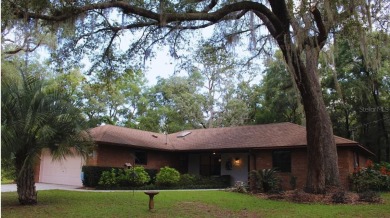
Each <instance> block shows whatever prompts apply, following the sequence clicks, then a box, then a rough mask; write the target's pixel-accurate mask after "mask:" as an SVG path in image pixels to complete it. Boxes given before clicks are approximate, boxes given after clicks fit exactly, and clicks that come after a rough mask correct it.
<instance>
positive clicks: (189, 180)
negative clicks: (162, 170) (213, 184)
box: [178, 174, 201, 186]
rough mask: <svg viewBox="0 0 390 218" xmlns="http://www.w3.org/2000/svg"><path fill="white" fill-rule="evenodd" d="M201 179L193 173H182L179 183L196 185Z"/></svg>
mask: <svg viewBox="0 0 390 218" xmlns="http://www.w3.org/2000/svg"><path fill="white" fill-rule="evenodd" d="M200 181H201V179H200V177H199V176H196V175H192V174H182V175H180V180H179V183H178V184H179V185H180V186H188V185H194V184H197V183H199V182H200Z"/></svg>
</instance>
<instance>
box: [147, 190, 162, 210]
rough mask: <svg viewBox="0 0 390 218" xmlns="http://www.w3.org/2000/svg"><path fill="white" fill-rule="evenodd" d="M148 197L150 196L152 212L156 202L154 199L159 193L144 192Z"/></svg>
mask: <svg viewBox="0 0 390 218" xmlns="http://www.w3.org/2000/svg"><path fill="white" fill-rule="evenodd" d="M144 193H145V194H146V195H149V210H152V209H153V208H154V201H153V197H154V196H155V195H157V194H158V193H159V192H158V191H146V192H144Z"/></svg>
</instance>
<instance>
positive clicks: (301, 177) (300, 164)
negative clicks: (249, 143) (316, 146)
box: [251, 148, 365, 190]
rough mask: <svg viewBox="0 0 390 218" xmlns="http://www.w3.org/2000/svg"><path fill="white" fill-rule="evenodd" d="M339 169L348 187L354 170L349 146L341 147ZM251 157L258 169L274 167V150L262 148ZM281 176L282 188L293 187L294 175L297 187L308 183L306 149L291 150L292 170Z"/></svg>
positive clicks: (341, 179) (280, 174) (362, 160)
mask: <svg viewBox="0 0 390 218" xmlns="http://www.w3.org/2000/svg"><path fill="white" fill-rule="evenodd" d="M338 156H339V161H338V164H339V171H340V181H341V184H342V186H343V187H345V188H348V176H349V174H350V173H352V172H353V170H354V168H353V161H354V159H353V150H351V149H349V148H339V149H338ZM251 157H253V158H254V159H255V161H254V162H255V164H253V165H252V164H251V170H252V169H253V167H252V166H256V169H257V170H259V169H270V168H272V150H260V151H258V152H256V153H254V154H253V155H252V156H251ZM359 160H360V162H364V161H365V158H364V156H362V157H360V159H359ZM278 176H279V178H280V179H281V181H282V188H283V189H284V190H288V189H291V188H292V187H291V185H290V179H291V177H292V176H295V177H296V188H298V189H302V188H304V187H305V184H306V176H307V157H306V149H293V150H291V172H289V173H278Z"/></svg>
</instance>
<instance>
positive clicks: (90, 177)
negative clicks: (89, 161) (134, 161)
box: [81, 166, 122, 188]
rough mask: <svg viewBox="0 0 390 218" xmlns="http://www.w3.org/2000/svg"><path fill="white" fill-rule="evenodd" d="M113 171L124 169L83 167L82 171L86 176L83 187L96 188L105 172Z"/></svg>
mask: <svg viewBox="0 0 390 218" xmlns="http://www.w3.org/2000/svg"><path fill="white" fill-rule="evenodd" d="M112 169H122V168H120V167H98V166H83V167H82V169H81V171H82V172H83V174H84V178H83V180H82V181H83V185H84V186H85V187H92V188H95V187H96V186H98V185H99V184H98V183H99V180H100V177H101V176H102V173H103V172H104V171H111V170H112Z"/></svg>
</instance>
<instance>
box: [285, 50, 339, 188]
mask: <svg viewBox="0 0 390 218" xmlns="http://www.w3.org/2000/svg"><path fill="white" fill-rule="evenodd" d="M291 51H292V52H291ZM305 53H306V65H304V64H303V62H302V60H301V58H300V57H299V55H298V54H297V53H296V52H295V51H293V50H290V51H284V57H285V59H286V62H287V63H288V66H289V68H290V72H293V76H294V80H295V82H296V84H297V87H298V89H299V92H300V94H301V97H302V101H303V107H304V110H305V115H306V124H307V136H306V137H307V161H308V163H307V164H308V172H307V179H306V191H307V192H310V193H317V194H320V193H325V191H326V187H327V186H339V184H340V178H339V170H338V158H337V148H336V144H335V141H334V135H333V129H332V124H331V120H330V116H329V114H328V112H327V111H326V107H325V103H324V100H323V97H322V92H321V86H320V82H319V78H318V74H317V67H318V55H319V50H318V49H316V48H313V47H309V46H307V48H306V49H305Z"/></svg>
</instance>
